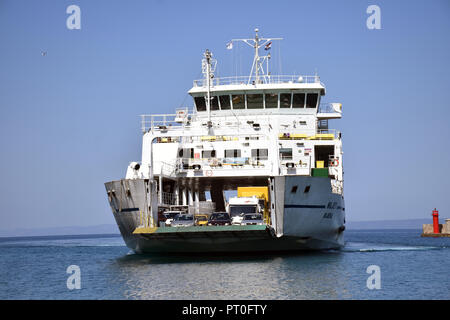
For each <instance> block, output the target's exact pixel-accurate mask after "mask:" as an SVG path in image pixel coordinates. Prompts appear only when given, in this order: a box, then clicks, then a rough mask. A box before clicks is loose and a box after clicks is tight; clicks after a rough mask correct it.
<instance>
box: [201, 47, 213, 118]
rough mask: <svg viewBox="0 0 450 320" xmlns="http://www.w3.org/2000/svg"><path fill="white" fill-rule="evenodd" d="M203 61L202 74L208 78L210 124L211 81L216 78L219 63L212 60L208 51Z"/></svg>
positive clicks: (207, 98) (207, 96)
mask: <svg viewBox="0 0 450 320" xmlns="http://www.w3.org/2000/svg"><path fill="white" fill-rule="evenodd" d="M203 55H204V57H205V58H204V59H203V60H202V72H203V74H204V75H205V78H206V87H207V92H206V110H207V111H208V122H210V121H211V79H212V78H214V73H213V72H214V71H215V69H216V64H217V61H216V60H215V59H213V58H212V53H211V52H210V51H209V50H208V49H206V51H205V53H204V54H203Z"/></svg>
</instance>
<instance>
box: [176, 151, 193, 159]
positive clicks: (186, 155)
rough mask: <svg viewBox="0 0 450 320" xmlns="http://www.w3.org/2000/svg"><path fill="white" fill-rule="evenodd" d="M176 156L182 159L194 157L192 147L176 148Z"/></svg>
mask: <svg viewBox="0 0 450 320" xmlns="http://www.w3.org/2000/svg"><path fill="white" fill-rule="evenodd" d="M178 157H179V158H183V159H194V148H188V149H180V150H178Z"/></svg>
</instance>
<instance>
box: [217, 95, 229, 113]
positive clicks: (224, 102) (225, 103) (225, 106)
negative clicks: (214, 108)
mask: <svg viewBox="0 0 450 320" xmlns="http://www.w3.org/2000/svg"><path fill="white" fill-rule="evenodd" d="M219 100H220V109H221V110H230V109H231V103H230V96H229V95H226V96H219Z"/></svg>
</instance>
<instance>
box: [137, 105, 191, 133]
mask: <svg viewBox="0 0 450 320" xmlns="http://www.w3.org/2000/svg"><path fill="white" fill-rule="evenodd" d="M194 120H195V114H194V112H193V110H189V108H180V109H177V110H176V113H175V114H141V129H142V132H144V133H145V132H147V131H149V130H151V131H154V130H160V131H165V130H173V129H184V128H185V127H189V125H190V123H191V121H194Z"/></svg>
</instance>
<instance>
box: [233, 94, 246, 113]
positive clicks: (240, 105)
mask: <svg viewBox="0 0 450 320" xmlns="http://www.w3.org/2000/svg"><path fill="white" fill-rule="evenodd" d="M232 100H233V109H245V97H244V95H243V94H233V95H232Z"/></svg>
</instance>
